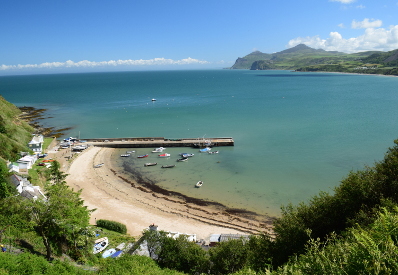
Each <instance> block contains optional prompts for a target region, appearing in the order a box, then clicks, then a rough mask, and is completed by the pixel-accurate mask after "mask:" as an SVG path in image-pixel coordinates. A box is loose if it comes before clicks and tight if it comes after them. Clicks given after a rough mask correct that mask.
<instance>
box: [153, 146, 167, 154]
mask: <svg viewBox="0 0 398 275" xmlns="http://www.w3.org/2000/svg"><path fill="white" fill-rule="evenodd" d="M164 150H166V148H164V147H159V148H156V149H155V150H153V151H152V153H161V152H163V151H164Z"/></svg>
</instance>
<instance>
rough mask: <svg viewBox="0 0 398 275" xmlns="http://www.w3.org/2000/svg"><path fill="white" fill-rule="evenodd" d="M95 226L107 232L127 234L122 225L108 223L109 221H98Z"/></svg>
mask: <svg viewBox="0 0 398 275" xmlns="http://www.w3.org/2000/svg"><path fill="white" fill-rule="evenodd" d="M97 226H98V227H102V228H105V229H108V230H112V231H115V232H119V233H122V234H126V233H127V228H126V226H125V225H124V224H122V223H120V222H115V221H109V220H98V221H97Z"/></svg>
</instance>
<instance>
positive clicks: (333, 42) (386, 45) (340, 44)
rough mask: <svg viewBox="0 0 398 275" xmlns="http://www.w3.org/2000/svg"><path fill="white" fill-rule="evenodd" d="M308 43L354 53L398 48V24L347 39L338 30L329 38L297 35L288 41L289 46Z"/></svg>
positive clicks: (374, 29)
mask: <svg viewBox="0 0 398 275" xmlns="http://www.w3.org/2000/svg"><path fill="white" fill-rule="evenodd" d="M301 43H302V44H306V45H307V46H309V47H311V48H315V49H324V50H326V51H340V52H346V53H354V52H361V51H391V50H395V49H398V25H396V26H390V28H389V29H384V28H378V29H377V28H368V29H365V31H364V33H363V34H362V35H360V36H358V37H351V38H348V39H345V38H343V37H342V35H341V34H340V33H338V32H331V33H330V34H329V38H326V39H322V38H320V37H319V36H313V37H297V38H295V39H292V40H290V41H289V43H288V47H289V48H291V47H294V46H296V45H297V44H301Z"/></svg>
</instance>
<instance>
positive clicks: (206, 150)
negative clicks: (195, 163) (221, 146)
mask: <svg viewBox="0 0 398 275" xmlns="http://www.w3.org/2000/svg"><path fill="white" fill-rule="evenodd" d="M210 150H211V148H209V147H206V148H203V149H199V152H201V153H204V152H209V151H210Z"/></svg>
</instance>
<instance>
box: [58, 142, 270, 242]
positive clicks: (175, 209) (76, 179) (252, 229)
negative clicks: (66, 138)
mask: <svg viewBox="0 0 398 275" xmlns="http://www.w3.org/2000/svg"><path fill="white" fill-rule="evenodd" d="M113 152H114V149H111V148H100V147H90V148H88V149H86V150H85V151H84V152H82V153H80V154H79V156H78V157H77V158H74V160H73V162H72V163H71V164H69V165H68V163H67V162H66V161H65V155H67V154H68V153H67V152H65V151H59V152H57V153H56V154H54V157H55V158H57V159H58V160H60V161H61V166H62V167H63V169H64V170H65V171H66V172H67V173H68V174H69V175H68V177H67V179H66V181H67V183H68V185H69V186H70V187H71V188H73V189H74V190H75V191H77V190H80V189H81V190H82V194H81V197H82V199H83V200H84V201H85V205H86V206H87V207H88V208H89V209H96V210H95V211H94V212H93V213H92V215H91V220H90V223H91V224H95V221H96V219H107V220H113V221H117V222H121V223H123V224H125V225H126V226H127V229H128V234H130V235H132V236H140V235H141V233H142V231H143V230H144V229H147V228H148V226H149V225H150V224H153V223H154V224H156V225H158V227H159V230H164V231H171V232H180V233H187V234H196V236H197V239H198V240H199V239H204V240H208V239H209V237H210V235H211V234H232V233H234V234H256V233H260V232H270V231H272V219H271V218H267V217H264V216H257V215H248V214H247V213H245V214H242V213H239V211H231V210H232V209H228V208H226V207H223V206H221V205H210V206H207V205H206V206H202V205H200V204H199V205H198V204H195V203H191V202H187V200H186V198H184V197H176V196H166V195H163V194H161V193H157V192H154V191H153V190H151V189H149V188H147V187H145V186H144V185H141V184H138V183H136V182H133V181H131V180H130V177H129V175H127V174H125V172H118V169H117V168H116V167H113V166H112V163H111V162H110V159H111V155H112V153H113ZM99 163H104V165H103V166H102V167H101V168H94V165H96V164H99ZM235 212H236V213H235Z"/></svg>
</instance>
